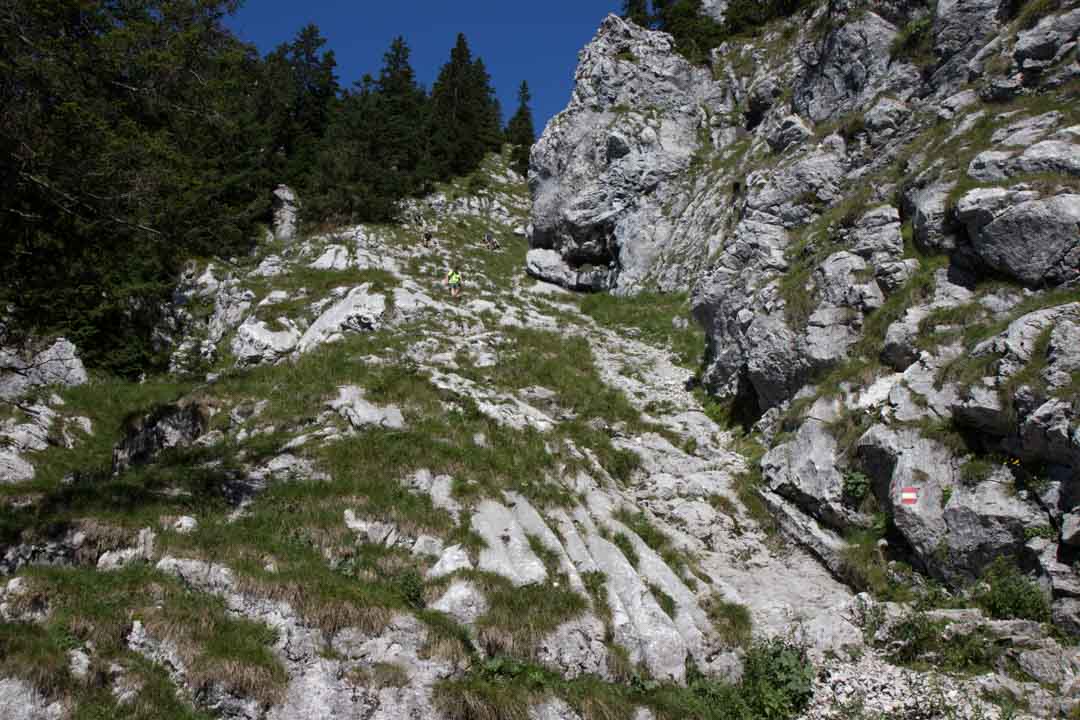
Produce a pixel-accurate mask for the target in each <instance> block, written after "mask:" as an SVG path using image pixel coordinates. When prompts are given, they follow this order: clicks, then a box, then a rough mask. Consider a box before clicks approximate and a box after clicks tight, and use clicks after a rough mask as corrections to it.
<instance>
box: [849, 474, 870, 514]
mask: <svg viewBox="0 0 1080 720" xmlns="http://www.w3.org/2000/svg"><path fill="white" fill-rule="evenodd" d="M869 493H870V478H868V477H866V475H865V474H864V473H861V472H859V471H858V470H849V471H847V472H845V473H844V485H843V495H844V499H845V500H846V501H848V502H850V503H851V504H852V505H855V506H858V505H859V504H860V503H862V501H863V500H865V499H866V497H867V495H869Z"/></svg>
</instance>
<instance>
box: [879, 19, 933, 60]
mask: <svg viewBox="0 0 1080 720" xmlns="http://www.w3.org/2000/svg"><path fill="white" fill-rule="evenodd" d="M889 54H890V55H891V56H892V58H893V59H898V60H907V61H910V62H912V63H914V64H915V65H917V66H919V67H928V66H931V65H933V64H934V50H933V17H931V16H930V15H929V14H928V15H926V16H924V17H921V18H916V19H914V20H912V21H911V22H909V23H908V24H907V25H905V26H904V27H903V28H902V29H901V30H900V32H899V33H898V34H897V36H896V38H895V39H894V40H893V43H892V46H891V47H890V48H889Z"/></svg>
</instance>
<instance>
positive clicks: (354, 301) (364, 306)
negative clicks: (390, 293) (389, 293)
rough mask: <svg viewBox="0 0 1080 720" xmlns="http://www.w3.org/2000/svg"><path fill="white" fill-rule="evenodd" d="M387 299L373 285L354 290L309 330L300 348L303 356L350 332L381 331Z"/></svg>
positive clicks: (298, 348)
mask: <svg viewBox="0 0 1080 720" xmlns="http://www.w3.org/2000/svg"><path fill="white" fill-rule="evenodd" d="M386 309H387V308H386V296H385V295H383V294H382V293H380V292H376V291H373V290H372V287H371V283H364V284H363V285H360V286H358V287H355V288H353V289H352V290H350V291H349V292H348V293H346V294H345V296H344V297H343V298H341V300H339V301H337V302H336V303H334V304H333V305H332V306H330V308H329V309H327V310H326V311H325V312H323V314H322V315H320V316H319V317H318V318H317V319H316V320H315V322H313V323H312V324H311V327H309V328H308V329H307V331H306V332H305V333H304V335H303V337H301V338H300V341H299V342H298V343H297V345H296V347H297V350H299V351H300V352H302V353H306V352H310V351H311V350H314V349H315V348H317V347H319V346H320V345H324V344H326V343H332V342H337V341H339V340H342V339H343V338H344V337H345V334H346V333H350V332H367V331H372V330H378V329H379V328H380V327H382V325H383V323H384V321H385V320H386Z"/></svg>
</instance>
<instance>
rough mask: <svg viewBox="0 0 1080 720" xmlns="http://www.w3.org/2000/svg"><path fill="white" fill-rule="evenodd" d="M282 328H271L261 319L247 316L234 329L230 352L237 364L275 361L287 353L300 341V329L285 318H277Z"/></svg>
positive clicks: (257, 363) (245, 364) (258, 363)
mask: <svg viewBox="0 0 1080 720" xmlns="http://www.w3.org/2000/svg"><path fill="white" fill-rule="evenodd" d="M278 322H279V324H280V325H281V326H282V327H283V328H284V329H283V330H271V329H270V327H269V326H268V325H267V323H266V322H265V321H263V320H256V319H255V318H254V317H250V318H248V319H247V320H246V321H245V322H244V324H243V325H241V326H240V327H239V328H237V330H236V336H235V337H234V338H233V341H232V352H233V355H235V356H236V364H237V365H238V366H241V367H243V366H247V365H260V364H263V363H272V362H276V361H278V360H279V359H281V358H284V357H286V356H287V355H289V354H290V353H291V352H292V351H293V350H295V349H296V345H297V343H299V342H300V331H299V330H298V329H297V327H296V325H294V324H293V322H292V321H291V320H289V319H287V318H281V319H279V320H278Z"/></svg>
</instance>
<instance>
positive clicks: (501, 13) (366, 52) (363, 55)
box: [229, 0, 622, 133]
mask: <svg viewBox="0 0 1080 720" xmlns="http://www.w3.org/2000/svg"><path fill="white" fill-rule="evenodd" d="M621 7H622V2H621V0H546V1H541V2H532V3H525V2H521V0H502V1H500V0H458V1H457V2H454V1H452V0H396V1H395V0H391V1H390V2H385V1H380V2H373V1H372V0H306V1H298V0H246V2H245V4H244V7H242V8H241V9H240V11H239V12H238V13H237V14H236V16H235V17H233V18H231V19H230V20H229V25H230V26H231V27H232V28H233V30H234V31H235V32H236V33H237V34H238V35H240V37H241V38H243V39H244V40H247V41H248V42H252V43H255V45H256V46H258V48H259V50H260V51H261V52H262V53H263V54H266V53H267V52H269V51H270V50H273V49H274V48H275V47H276V46H277V45H279V44H280V43H282V42H286V41H288V40H291V39H292V37H293V36H294V35H295V33H296V31H297V30H299V29H300V28H301V27H302V26H303V25H306V24H307V23H309V22H313V23H315V24H316V25H318V26H319V30H320V31H321V32H322V34H323V37H325V38H327V41H328V46H329V47H330V48H332V49H333V50H334V54H335V56H336V58H337V63H338V79H339V80H340V82H341V84H342V86H345V87H348V86H350V85H351V84H352V83H353V82H354V81H356V80H359V79H360V77H361V76H363V74H364V73H371V74H372V75H374V74H376V73H377V72H378V69H379V67H380V66H381V65H382V55H383V53H384V52H385V51H386V48H387V47H388V46H389V45H390V41H391V40H392V39H393V38H394V37H395V36H397V35H404V36H405V40H406V41H407V42H408V43H409V46H410V47H411V48H412V51H413V57H412V59H413V67H414V68H415V69H416V72H417V75H418V76H419V78H420V80H421V82H423V83H424V85H425V86H426V87H428V88H429V89H430V87H431V83H432V82H433V81H434V80H435V76H436V75H437V74H438V71H439V68H440V67H441V66H442V64H443V63H444V62H446V60H447V59H449V57H450V48H451V47H453V45H454V40H455V39H456V37H457V33H458V32H463V33H465V36H466V37H467V38H468V40H469V46H470V47H471V48H472V51H473V53H474V55H479V56H481V57H482V58H483V59H484V63H485V64H486V65H487V68H488V71H489V72H490V73H491V75H492V79H493V81H494V84H495V88H496V90H497V91H498V93H499V100H500V101H501V102H502V106H503V115H504V116H506V117H507V118H508V117H509V116H510V114H512V113H513V112H514V110H515V108H516V107H517V87H518V85H519V84H520V83H521V81H522V80H527V81H528V82H529V87H530V88H531V89H532V92H533V102H532V107H533V116H534V117H535V119H536V126H537V128H536V130H537V133H539V132H540V131H541V130H542V129H543V126H544V124H545V123H546V122H547V120H548V119H549V118H550V117H551V116H552V115H554V114H555V113H557V112H559V111H560V110H562V109H563V107H565V106H566V103H567V101H569V99H570V91H571V89H572V88H573V78H574V68H575V67H576V66H577V54H578V51H579V50H580V49H581V48H582V47H584V45H585V44H586V43H587V42H588V41H589V40H590V39H591V38H592V36H593V35H594V34H595V33H596V29H597V27H598V26H599V25H600V21H601V20H603V18H604V16H605V15H607V14H608V13H609V12H616V11H618V10H620V9H621Z"/></svg>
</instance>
